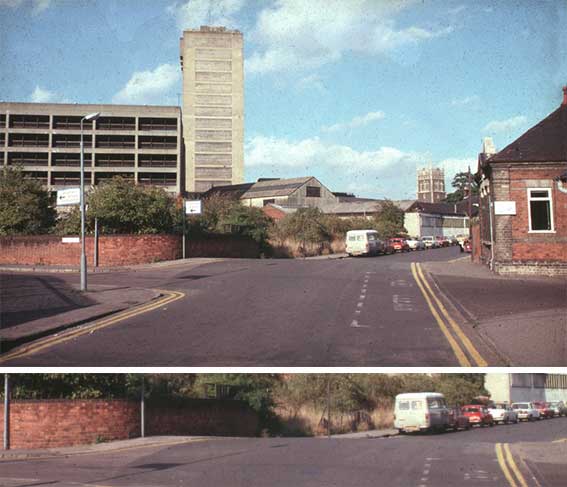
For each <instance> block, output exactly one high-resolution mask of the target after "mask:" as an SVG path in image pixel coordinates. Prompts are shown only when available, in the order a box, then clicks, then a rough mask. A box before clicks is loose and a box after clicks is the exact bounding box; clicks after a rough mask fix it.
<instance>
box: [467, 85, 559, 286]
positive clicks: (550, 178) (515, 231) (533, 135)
mask: <svg viewBox="0 0 567 487" xmlns="http://www.w3.org/2000/svg"><path fill="white" fill-rule="evenodd" d="M476 177H477V178H478V180H479V181H480V193H481V199H480V212H479V220H480V222H479V223H480V239H478V240H479V241H476V242H474V244H475V245H476V246H477V251H478V250H479V249H478V246H480V250H479V253H480V258H481V261H482V262H484V263H486V264H488V265H490V267H491V269H493V270H494V271H496V272H497V273H500V274H510V273H517V274H542V275H567V87H565V88H563V102H562V104H561V105H560V106H559V108H558V109H557V110H555V111H554V112H553V113H551V114H550V115H549V116H547V117H546V118H545V119H544V120H542V121H541V122H539V123H538V124H537V125H535V126H534V127H532V128H531V129H529V130H528V131H527V132H526V133H524V134H523V135H522V136H520V137H519V138H518V139H516V140H515V141H514V142H512V143H511V144H510V145H508V146H507V147H505V148H504V149H503V150H501V151H500V152H497V153H495V151H493V150H491V143H490V142H488V143H487V142H486V141H485V147H484V148H483V152H482V153H481V154H480V155H479V168H478V173H477V175H476Z"/></svg>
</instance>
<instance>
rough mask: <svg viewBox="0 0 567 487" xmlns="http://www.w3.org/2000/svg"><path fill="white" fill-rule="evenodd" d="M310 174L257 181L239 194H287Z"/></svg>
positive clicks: (243, 197)
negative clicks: (300, 176) (301, 176)
mask: <svg viewBox="0 0 567 487" xmlns="http://www.w3.org/2000/svg"><path fill="white" fill-rule="evenodd" d="M311 179H313V177H312V176H308V177H303V178H292V179H274V180H273V181H258V182H257V183H254V184H252V186H251V187H250V188H249V189H248V190H247V191H246V192H245V193H244V194H243V195H242V196H241V198H242V199H246V198H264V197H267V196H276V197H277V196H289V195H290V194H292V193H294V192H295V191H297V189H298V188H300V187H301V186H303V185H304V184H305V183H307V182H308V181H309V180H311Z"/></svg>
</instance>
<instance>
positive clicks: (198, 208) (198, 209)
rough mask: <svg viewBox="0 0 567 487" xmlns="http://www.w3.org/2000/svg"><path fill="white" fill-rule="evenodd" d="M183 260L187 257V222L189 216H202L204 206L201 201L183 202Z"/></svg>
mask: <svg viewBox="0 0 567 487" xmlns="http://www.w3.org/2000/svg"><path fill="white" fill-rule="evenodd" d="M183 210H184V213H183V258H184V259H185V256H186V236H185V233H186V230H185V228H186V227H185V220H186V219H187V215H200V214H201V213H202V211H203V204H202V202H201V200H189V201H185V200H183Z"/></svg>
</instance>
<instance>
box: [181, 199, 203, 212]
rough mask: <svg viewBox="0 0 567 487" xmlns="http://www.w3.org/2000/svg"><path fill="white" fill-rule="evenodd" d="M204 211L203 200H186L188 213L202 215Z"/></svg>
mask: <svg viewBox="0 0 567 487" xmlns="http://www.w3.org/2000/svg"><path fill="white" fill-rule="evenodd" d="M201 211H202V205H201V200H193V201H186V202H185V214H186V215H200V214H201Z"/></svg>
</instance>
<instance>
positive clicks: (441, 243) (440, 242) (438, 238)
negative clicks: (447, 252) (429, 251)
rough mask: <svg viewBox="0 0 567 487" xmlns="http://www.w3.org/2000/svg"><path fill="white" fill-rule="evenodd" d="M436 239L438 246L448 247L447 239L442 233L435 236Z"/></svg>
mask: <svg viewBox="0 0 567 487" xmlns="http://www.w3.org/2000/svg"><path fill="white" fill-rule="evenodd" d="M435 241H436V242H437V247H447V246H448V245H447V241H446V240H445V239H444V238H443V237H441V236H440V235H437V236H436V237H435Z"/></svg>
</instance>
